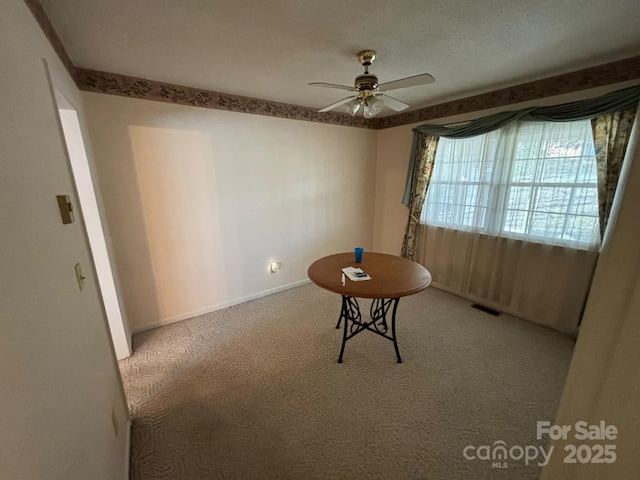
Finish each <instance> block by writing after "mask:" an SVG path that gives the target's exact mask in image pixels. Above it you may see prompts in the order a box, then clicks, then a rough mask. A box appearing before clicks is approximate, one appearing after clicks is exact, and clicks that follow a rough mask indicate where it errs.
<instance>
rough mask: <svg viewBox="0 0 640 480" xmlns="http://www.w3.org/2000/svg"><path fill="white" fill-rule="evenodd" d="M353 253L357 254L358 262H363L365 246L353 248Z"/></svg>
mask: <svg viewBox="0 0 640 480" xmlns="http://www.w3.org/2000/svg"><path fill="white" fill-rule="evenodd" d="M353 253H355V255H356V263H360V262H362V254H363V253H364V248H362V247H356V248H354V249H353Z"/></svg>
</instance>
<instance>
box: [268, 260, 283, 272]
mask: <svg viewBox="0 0 640 480" xmlns="http://www.w3.org/2000/svg"><path fill="white" fill-rule="evenodd" d="M280 267H282V262H271V263H270V264H269V273H277V272H278V271H279V270H280Z"/></svg>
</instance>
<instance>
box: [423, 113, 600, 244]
mask: <svg viewBox="0 0 640 480" xmlns="http://www.w3.org/2000/svg"><path fill="white" fill-rule="evenodd" d="M422 222H423V223H427V224H429V225H439V226H444V227H447V228H452V229H458V230H473V231H477V232H479V233H485V234H488V235H497V236H498V235H499V236H508V237H513V238H520V239H526V240H530V241H536V242H543V243H552V244H557V245H566V246H573V247H586V246H589V245H593V244H595V243H596V242H597V239H598V192H597V177H596V160H595V153H594V146H593V137H592V133H591V125H590V122H589V121H588V120H584V121H577V122H565V123H551V122H523V123H518V124H515V125H512V126H509V127H506V128H503V129H501V130H496V131H493V132H491V133H488V134H486V135H481V136H477V137H472V138H468V139H460V140H454V139H448V138H441V139H440V142H439V144H438V149H437V152H436V160H435V165H434V170H433V175H432V178H431V183H430V186H429V190H428V191H427V197H426V200H425V204H424V207H423V210H422Z"/></svg>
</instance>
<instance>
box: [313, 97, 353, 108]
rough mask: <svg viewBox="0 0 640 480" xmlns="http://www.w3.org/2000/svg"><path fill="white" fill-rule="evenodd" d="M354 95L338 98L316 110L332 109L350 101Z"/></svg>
mask: <svg viewBox="0 0 640 480" xmlns="http://www.w3.org/2000/svg"><path fill="white" fill-rule="evenodd" d="M356 97H357V96H354V97H347V98H343V99H342V100H338V101H337V102H335V103H332V104H331V105H327V106H326V107H324V108H321V109H320V110H318V112H328V111H329V110H333V109H334V108H336V107H339V106H340V105H344V104H345V103H348V102H350V101H351V100H353V99H354V98H356Z"/></svg>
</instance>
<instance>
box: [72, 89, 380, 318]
mask: <svg viewBox="0 0 640 480" xmlns="http://www.w3.org/2000/svg"><path fill="white" fill-rule="evenodd" d="M83 96H84V100H85V105H86V112H87V119H88V120H87V121H88V125H89V130H90V134H91V141H92V145H93V147H94V151H95V159H96V165H97V172H98V177H99V180H100V185H101V190H102V193H103V197H104V202H105V207H106V212H107V219H108V223H109V227H110V230H111V235H112V238H113V245H114V249H115V256H116V262H117V265H118V270H119V272H120V281H121V285H122V289H123V294H124V298H125V305H126V311H127V314H128V319H129V321H130V324H131V326H132V328H133V329H134V330H141V329H144V328H148V327H150V326H156V325H160V324H164V323H169V322H172V321H176V320H180V319H184V318H189V317H191V316H194V315H196V314H198V313H203V312H206V311H209V310H212V309H216V308H220V307H224V306H226V305H229V304H232V303H234V302H237V301H241V300H246V299H248V298H252V297H254V296H256V295H261V294H263V293H265V292H270V291H274V290H277V289H280V288H284V287H286V286H288V285H292V284H296V283H297V282H301V281H305V280H306V278H307V277H306V271H307V268H308V266H309V264H310V263H311V262H312V261H313V260H314V259H316V258H318V257H320V256H323V255H326V254H328V253H334V252H339V251H348V250H352V249H353V248H354V247H355V246H363V247H365V249H371V248H372V246H373V211H374V198H375V162H376V159H375V150H376V132H374V131H370V130H365V129H357V128H347V127H339V126H333V125H321V124H316V123H311V122H301V121H293V120H286V119H279V118H270V117H263V116H257V115H246V114H241V113H233V112H225V111H218V110H209V109H202V108H195V107H186V106H180V105H173V104H165V103H159V102H151V101H145V100H137V99H128V98H122V97H115V96H109V95H103V94H96V93H85V94H83ZM272 261H279V262H282V270H281V271H280V272H279V273H277V274H275V275H272V274H270V273H269V272H268V271H267V265H268V264H269V262H272Z"/></svg>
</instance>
